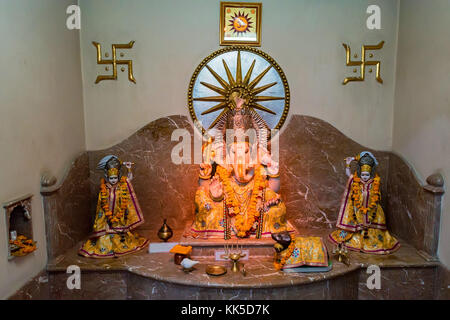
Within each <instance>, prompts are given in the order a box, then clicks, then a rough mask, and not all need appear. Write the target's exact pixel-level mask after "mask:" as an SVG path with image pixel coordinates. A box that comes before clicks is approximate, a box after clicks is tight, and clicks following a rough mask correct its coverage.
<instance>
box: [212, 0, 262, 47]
mask: <svg viewBox="0 0 450 320" xmlns="http://www.w3.org/2000/svg"><path fill="white" fill-rule="evenodd" d="M261 9H262V3H250V2H221V3H220V45H221V46H226V45H239V44H242V45H249V46H256V47H259V46H261Z"/></svg>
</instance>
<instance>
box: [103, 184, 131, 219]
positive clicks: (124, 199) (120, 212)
mask: <svg viewBox="0 0 450 320" xmlns="http://www.w3.org/2000/svg"><path fill="white" fill-rule="evenodd" d="M119 190H120V193H119V197H120V200H119V201H120V206H119V207H118V208H117V210H116V212H115V213H113V212H111V210H110V209H109V199H108V190H107V188H106V184H105V179H102V180H101V184H100V201H101V207H102V210H103V212H104V213H105V216H106V218H107V219H108V221H109V222H110V223H113V222H119V220H120V219H121V218H122V217H123V216H124V213H125V211H126V210H127V207H128V200H129V194H128V187H127V178H126V177H122V178H121V179H120V184H119Z"/></svg>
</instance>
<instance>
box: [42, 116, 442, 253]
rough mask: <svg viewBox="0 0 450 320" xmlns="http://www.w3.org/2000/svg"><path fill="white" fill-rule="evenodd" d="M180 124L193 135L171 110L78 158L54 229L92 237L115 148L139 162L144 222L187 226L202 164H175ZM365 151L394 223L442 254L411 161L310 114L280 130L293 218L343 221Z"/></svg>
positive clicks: (322, 224)
mask: <svg viewBox="0 0 450 320" xmlns="http://www.w3.org/2000/svg"><path fill="white" fill-rule="evenodd" d="M176 128H185V129H188V130H189V131H190V132H191V137H192V127H191V123H190V121H189V120H188V119H187V118H186V117H185V116H170V117H165V118H161V119H158V120H155V121H153V122H151V123H150V124H148V125H147V126H145V127H143V128H142V129H140V130H139V131H137V132H136V133H135V134H133V135H131V136H130V137H129V138H127V139H126V140H124V141H123V142H121V143H119V144H117V145H115V146H113V147H111V148H108V149H105V150H98V151H89V152H87V153H86V154H83V155H82V156H81V157H80V158H79V159H77V161H75V163H83V164H84V165H87V164H86V163H88V171H89V172H88V173H86V172H85V173H84V174H83V177H85V178H86V181H83V182H74V181H77V179H79V177H80V176H77V175H74V174H72V173H69V175H68V177H67V179H66V180H65V181H63V183H62V185H63V188H61V189H60V191H59V196H58V197H53V198H51V201H52V202H51V203H52V204H51V205H50V202H49V203H48V204H47V205H46V206H47V207H48V208H47V209H46V211H47V210H49V211H50V212H56V211H58V213H57V214H56V213H52V214H48V217H47V220H49V221H48V223H47V233H48V234H49V233H52V234H53V233H56V234H58V233H60V230H59V229H58V228H59V227H58V226H61V225H63V226H65V225H69V224H71V223H73V224H72V225H71V229H70V230H65V231H64V232H65V233H67V234H69V236H70V237H72V238H73V240H76V239H80V237H81V235H84V236H85V237H87V236H88V233H89V232H88V231H87V226H86V222H87V221H92V219H93V216H94V213H95V205H96V201H97V195H98V189H99V184H100V179H101V178H102V176H103V173H102V172H101V171H98V170H96V166H97V163H98V161H99V160H100V159H101V158H102V157H104V156H105V155H108V154H115V155H117V156H119V158H121V159H122V160H123V161H131V162H134V163H135V165H134V167H133V173H134V179H133V186H134V189H135V192H136V194H137V197H138V199H139V203H140V206H141V208H142V211H143V213H144V217H145V220H146V221H145V223H144V224H143V225H142V226H141V227H140V228H145V229H154V230H157V229H158V228H159V227H160V226H161V225H162V222H163V218H167V219H168V221H167V222H168V224H169V225H170V226H171V227H172V228H174V229H183V228H184V227H185V225H186V223H188V222H190V221H192V219H193V215H194V194H195V190H196V187H197V177H198V165H194V164H181V165H175V164H173V163H172V161H171V152H172V149H173V147H174V146H175V145H177V144H178V143H179V142H178V141H171V135H172V132H173V130H174V129H176ZM363 150H368V151H371V152H372V153H373V154H374V155H375V157H376V158H377V159H378V161H379V167H378V173H379V175H380V176H381V179H382V180H381V181H382V186H381V192H382V205H383V208H384V209H385V212H386V216H387V223H388V226H389V228H390V229H391V230H392V231H393V233H394V234H397V235H398V236H400V237H401V238H402V239H404V240H406V241H408V242H410V243H412V244H413V245H414V246H416V247H417V248H418V249H420V250H424V251H426V252H428V253H429V254H430V255H432V256H433V255H435V253H436V252H435V251H436V248H435V246H434V244H433V243H434V242H436V241H437V239H438V232H439V226H437V234H436V232H434V233H433V232H431V234H430V232H429V230H432V228H431V227H432V226H431V225H430V224H433V223H436V219H432V221H431V220H429V219H428V222H427V223H428V226H426V224H425V225H424V221H425V220H426V217H427V216H428V215H430V205H429V198H427V197H425V196H422V194H423V193H424V192H425V191H424V190H423V187H422V185H421V184H420V183H419V182H418V180H417V179H416V178H415V175H414V173H413V172H412V171H411V169H410V168H409V167H408V165H407V164H406V163H405V162H404V161H403V160H402V159H400V158H398V157H397V156H395V155H393V154H392V153H390V152H380V151H375V150H371V149H368V148H366V147H363V146H361V145H359V144H358V143H356V142H355V141H353V140H351V139H349V138H348V137H346V136H345V135H344V134H342V133H341V132H340V131H339V130H337V129H336V128H334V127H333V126H332V125H330V124H329V123H327V122H325V121H323V120H320V119H317V118H313V117H309V116H301V115H294V116H292V117H291V119H290V121H289V123H288V124H287V125H286V127H285V128H284V130H283V131H282V133H281V135H280V168H281V173H282V175H281V182H282V187H281V196H282V198H283V199H284V201H285V203H286V206H287V210H288V219H289V220H290V221H291V222H292V223H294V225H295V226H296V227H298V228H299V229H305V228H309V229H324V228H325V229H330V231H331V230H332V229H333V228H334V227H335V224H336V220H337V215H338V210H339V206H340V202H341V198H342V194H343V192H344V188H345V184H346V181H347V176H346V175H345V161H344V158H345V157H347V156H354V155H356V154H358V153H359V152H361V151H363ZM192 157H193V155H192ZM353 165H355V164H353ZM75 169H76V168H75V167H74V168H72V171H73V170H75ZM352 169H353V170H355V169H356V167H352ZM86 182H88V183H86ZM66 185H67V186H73V185H77V186H83V187H85V189H84V191H83V192H84V193H83V194H84V197H80V196H79V197H71V196H70V195H69V194H66V193H70V192H75V194H77V191H74V190H72V189H70V188H66V187H64V186H66ZM44 198H45V197H44ZM68 199H76V201H77V202H76V203H73V202H70V203H71V204H70V205H69V204H68V203H62V202H63V201H69V200H68ZM49 200H50V198H49ZM45 202H46V201H45V199H44V203H45ZM427 203H428V204H427ZM405 204H407V205H406V207H405ZM405 208H407V210H406V209H405ZM434 209H436V208H434ZM55 210H56V211H55ZM60 210H62V211H64V213H60V212H59V211H60ZM75 211H76V216H77V219H79V221H81V222H80V223H79V224H78V223H77V222H75V221H73V217H72V215H73V214H75V213H74V212H75ZM46 214H47V213H46ZM55 217H56V218H55ZM411 217H412V218H411ZM53 220H55V221H53ZM434 228H435V229H436V226H434ZM427 230H428V231H427ZM433 230H434V229H433ZM434 231H435V230H434ZM436 236H437V238H436ZM58 237H60V238H61V237H62V236H61V235H60V236H56V235H51V236H50V237H48V239H49V241H50V242H55V241H56V240H58V239H57V238H58ZM58 241H60V240H58ZM72 242H73V241H72ZM72 242H67V243H64V245H58V244H55V243H52V244H51V245H50V248H52V249H51V250H50V251H49V253H50V254H49V256H51V255H53V254H54V253H56V252H61V251H62V250H63V248H66V247H67V245H68V244H69V243H72ZM426 243H428V245H426ZM436 243H437V242H436ZM436 246H437V245H436ZM54 248H58V249H54Z"/></svg>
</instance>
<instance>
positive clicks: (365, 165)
mask: <svg viewBox="0 0 450 320" xmlns="http://www.w3.org/2000/svg"><path fill="white" fill-rule="evenodd" d="M352 161H357V163H358V168H357V171H356V172H355V173H353V174H352V173H351V172H350V163H351V162H352ZM346 162H347V169H346V173H347V175H348V177H349V179H348V182H347V185H346V188H345V193H344V196H343V198H342V203H341V208H340V210H339V215H338V220H337V223H336V226H337V227H338V230H335V231H333V232H332V233H331V234H330V235H329V240H330V241H331V242H333V243H335V244H343V245H344V246H345V247H346V248H348V249H349V250H353V251H360V252H364V253H372V254H389V253H392V252H394V251H396V250H397V249H398V248H400V244H399V242H398V240H397V239H396V238H394V237H393V236H392V235H391V234H390V233H389V231H388V230H387V226H386V217H385V215H384V211H383V208H382V207H381V203H380V201H381V192H380V177H379V176H378V174H377V173H376V167H377V165H378V162H377V159H376V158H375V157H374V156H373V154H372V153H370V152H368V151H364V152H361V154H359V155H358V156H356V157H348V158H346Z"/></svg>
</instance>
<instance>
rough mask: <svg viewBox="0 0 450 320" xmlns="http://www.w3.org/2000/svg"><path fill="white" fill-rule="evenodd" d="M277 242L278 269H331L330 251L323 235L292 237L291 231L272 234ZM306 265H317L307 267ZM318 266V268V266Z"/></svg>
mask: <svg viewBox="0 0 450 320" xmlns="http://www.w3.org/2000/svg"><path fill="white" fill-rule="evenodd" d="M272 239H273V240H275V241H276V242H277V243H276V244H275V245H274V248H275V252H276V253H275V259H274V260H275V261H274V266H275V269H276V270H283V271H286V272H289V271H290V272H305V271H307V272H321V271H329V270H331V266H329V265H328V253H327V249H326V247H325V244H324V243H323V241H322V238H321V237H295V238H294V239H292V238H291V235H290V234H289V232H286V231H284V232H278V233H273V234H272ZM305 267H315V268H313V269H309V268H308V269H305ZM316 267H317V268H316Z"/></svg>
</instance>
